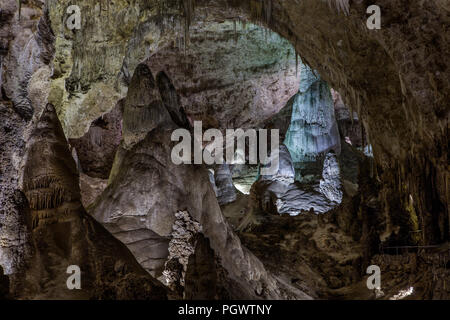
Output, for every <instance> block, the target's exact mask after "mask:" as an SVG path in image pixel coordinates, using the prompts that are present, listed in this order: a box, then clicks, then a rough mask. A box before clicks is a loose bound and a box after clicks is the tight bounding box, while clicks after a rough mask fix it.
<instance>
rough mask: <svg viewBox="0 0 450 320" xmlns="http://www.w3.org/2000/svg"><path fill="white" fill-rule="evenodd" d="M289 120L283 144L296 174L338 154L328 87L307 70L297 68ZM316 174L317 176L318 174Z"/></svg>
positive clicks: (299, 176)
mask: <svg viewBox="0 0 450 320" xmlns="http://www.w3.org/2000/svg"><path fill="white" fill-rule="evenodd" d="M292 104H293V105H292V117H291V123H290V126H289V129H288V131H287V133H286V137H285V140H284V144H285V145H286V146H287V148H288V149H289V152H290V154H291V156H292V161H293V163H294V167H295V168H296V169H297V170H296V180H301V179H302V177H301V175H300V174H299V172H298V170H299V169H301V168H304V167H305V164H307V163H311V164H312V163H315V162H316V160H318V159H320V158H321V157H323V156H324V155H325V154H326V153H327V152H328V151H330V150H333V151H334V152H335V153H336V154H339V153H340V149H341V146H340V138H339V130H338V126H337V122H336V118H335V115H334V104H333V99H332V96H331V91H330V87H329V86H328V84H327V83H326V82H325V81H323V80H322V79H321V78H320V76H319V75H318V74H316V73H315V72H314V71H313V70H311V69H310V68H309V67H308V66H306V65H303V64H302V66H301V76H300V89H299V92H298V93H297V94H296V96H295V97H294V99H293V100H292ZM319 174H320V172H319Z"/></svg>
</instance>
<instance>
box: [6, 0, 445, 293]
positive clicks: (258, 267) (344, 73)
mask: <svg viewBox="0 0 450 320" xmlns="http://www.w3.org/2000/svg"><path fill="white" fill-rule="evenodd" d="M71 4H73V1H71V0H33V1H15V0H0V9H1V10H0V163H1V167H0V298H4V297H6V298H8V299H9V298H19V299H26V298H30V299H31V298H34V299H36V298H42V299H47V298H48V299H53V298H58V299H79V298H83V299H89V298H101V299H134V298H141V299H146V298H148V299H151V298H157V299H165V298H168V297H169V298H182V297H184V298H188V299H189V298H192V299H203V298H208V299H221V298H226V299H234V298H240V299H242V298H244V299H265V298H289V299H290V298H292V299H303V298H305V299H308V298H333V299H355V298H360V299H376V298H378V299H403V298H404V299H409V298H412V299H432V298H439V299H448V297H449V290H448V283H447V285H446V282H445V279H446V278H448V269H449V268H448V259H449V258H448V256H447V255H445V254H444V253H445V252H447V251H448V241H449V236H450V210H449V206H448V203H449V197H450V192H449V179H450V175H449V165H448V152H449V144H448V130H449V121H448V118H449V108H448V101H450V81H449V79H450V76H449V61H450V47H449V44H450V33H449V32H448V25H449V24H450V7H449V5H448V4H447V2H446V1H444V0H428V1H422V0H410V1H408V5H407V6H405V3H404V1H392V0H375V1H373V3H372V2H370V3H369V2H368V1H362V0H355V1H349V0H348V1H347V0H345V1H344V0H326V1H325V0H302V1H294V0H270V1H269V0H245V1H236V0H209V1H190V0H189V1H187V0H186V1H185V0H174V1H156V0H134V1H131V2H130V1H127V0H116V1H114V4H112V3H110V2H108V1H94V2H93V1H90V0H78V1H76V5H77V6H78V7H79V8H80V12H81V15H82V17H81V26H80V27H81V28H80V29H73V28H69V27H68V25H67V22H68V18H69V16H68V13H67V10H66V9H67V7H68V6H69V5H71ZM194 4H195V5H194ZM371 4H376V5H378V6H379V7H380V8H381V10H382V21H381V29H374V30H371V29H369V28H368V27H367V24H366V22H367V18H368V14H367V7H368V6H369V5H371ZM300 63H301V64H300ZM312 70H314V71H312ZM300 78H301V79H300ZM299 79H300V80H299ZM299 86H300V87H299ZM299 88H300V89H299ZM330 88H333V91H332V93H330ZM193 121H202V122H203V124H204V129H205V130H206V129H209V128H217V129H219V130H222V131H223V130H224V129H227V128H236V127H242V128H256V129H258V128H267V129H279V130H280V131H281V141H280V142H285V144H284V146H283V147H282V149H281V151H282V159H281V160H282V161H281V167H280V170H279V172H278V173H277V174H275V175H273V176H260V175H259V174H258V170H257V167H258V166H256V165H244V166H235V165H233V164H231V163H230V164H228V165H224V166H222V167H221V168H218V167H211V166H210V167H206V166H204V165H175V164H173V163H172V161H171V158H170V154H171V149H172V147H173V146H174V142H173V141H171V134H172V132H173V131H174V130H175V129H179V128H183V129H185V130H188V131H189V132H190V131H191V126H192V124H193ZM68 142H69V143H68ZM74 159H75V160H74ZM304 161H307V162H306V164H305V162H304ZM208 169H212V170H214V171H215V173H216V177H215V179H213V177H212V176H211V174H210V173H208ZM218 169H220V170H218ZM338 169H339V170H338ZM210 172H211V171H210ZM208 174H210V175H209V176H208ZM222 178H223V179H222ZM293 180H295V181H293ZM80 181H81V182H80ZM211 181H213V182H214V184H212V183H211ZM214 187H216V189H214ZM80 188H81V190H80ZM236 189H238V190H241V191H243V192H242V193H241V192H239V191H237V190H236ZM247 193H248V194H247ZM339 202H340V204H338V203H339ZM311 208H312V209H313V210H311ZM86 210H87V211H88V212H89V213H87V212H86ZM310 211H311V212H310ZM312 211H313V212H312ZM180 213H183V214H182V215H181V216H180ZM177 215H178V216H177ZM294 216H295V217H294ZM181 221H183V223H181ZM102 225H103V226H102ZM192 225H194V226H197V227H198V226H201V228H200V227H198V228H194V229H195V230H190V229H189V228H190V227H189V228H188V227H187V226H192ZM185 229H186V230H188V229H189V230H190V231H189V232H186V230H185ZM191 229H192V228H191ZM179 248H181V249H179ZM370 264H377V265H379V266H380V267H381V269H382V272H383V273H386V282H385V286H384V287H383V288H382V290H380V291H377V292H376V293H373V292H370V291H369V290H367V289H366V287H365V279H364V278H363V276H364V275H365V270H366V267H367V266H368V265H370ZM70 265H79V267H80V268H81V270H82V290H68V289H67V287H66V280H67V277H68V274H67V273H66V272H67V267H68V266H70ZM165 271H167V272H166V274H168V275H169V276H170V277H172V278H173V280H174V281H172V284H171V286H170V288H172V289H173V290H171V289H170V288H168V287H167V286H164V285H163V284H162V283H161V282H159V281H158V280H156V279H155V278H158V279H159V280H163V278H162V275H163V272H165ZM422 275H423V276H422ZM208 284H210V285H208ZM411 288H412V290H410V289H411ZM7 291H9V292H7ZM381 291H382V293H381Z"/></svg>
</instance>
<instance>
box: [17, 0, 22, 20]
mask: <svg viewBox="0 0 450 320" xmlns="http://www.w3.org/2000/svg"><path fill="white" fill-rule="evenodd" d="M17 6H18V7H19V21H20V18H21V15H22V0H17Z"/></svg>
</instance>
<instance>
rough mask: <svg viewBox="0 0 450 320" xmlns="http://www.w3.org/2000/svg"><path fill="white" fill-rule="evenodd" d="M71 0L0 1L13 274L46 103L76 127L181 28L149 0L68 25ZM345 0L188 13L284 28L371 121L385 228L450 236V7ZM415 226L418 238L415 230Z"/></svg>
mask: <svg viewBox="0 0 450 320" xmlns="http://www.w3.org/2000/svg"><path fill="white" fill-rule="evenodd" d="M69 2H70V1H68V0H67V1H66V0H64V1H57V0H48V1H46V2H45V4H46V6H47V8H48V18H47V15H44V3H43V2H42V1H29V2H26V3H23V4H22V7H21V12H20V16H21V19H20V20H19V8H18V7H17V2H16V1H13V0H2V1H1V8H2V23H1V24H0V32H1V35H2V39H1V46H2V47H1V57H2V63H1V79H2V80H1V86H2V88H1V93H2V94H1V96H2V113H1V116H2V119H7V120H6V121H5V122H4V123H8V122H9V123H11V127H14V130H13V131H11V130H10V129H8V125H7V126H4V127H3V128H4V129H3V130H4V132H5V133H6V134H5V135H3V136H2V139H4V140H5V144H3V143H2V147H3V149H2V154H1V156H2V170H4V168H7V169H6V170H4V171H2V172H5V173H2V179H5V177H6V180H7V182H5V183H2V193H1V203H2V208H1V209H2V210H3V211H2V216H1V217H0V219H2V220H1V221H2V226H1V228H2V232H1V236H2V242H1V250H0V257H1V263H2V265H3V266H5V265H6V266H7V267H6V269H7V270H6V271H7V273H10V272H12V270H14V267H13V266H14V265H18V264H20V263H19V262H20V261H21V260H23V258H22V257H23V255H24V253H25V252H26V250H25V249H24V247H25V243H27V241H28V240H26V239H25V236H24V232H23V230H24V223H23V221H21V216H22V215H23V213H21V206H23V203H24V199H23V194H21V193H20V190H21V189H22V187H23V186H22V185H21V182H20V180H21V179H20V176H21V172H22V169H21V166H23V164H21V159H22V157H23V155H24V150H25V144H26V141H27V139H28V135H29V131H30V128H31V127H32V124H33V123H34V122H35V121H36V119H37V117H38V116H39V114H40V112H41V111H42V110H43V108H44V106H45V105H46V102H47V101H49V102H52V103H53V104H54V105H55V107H56V111H57V114H58V116H59V118H60V119H61V122H62V127H63V129H64V131H65V134H66V136H67V137H72V138H79V137H81V136H82V135H84V134H85V132H86V131H87V130H88V128H89V126H90V125H91V123H92V121H93V120H95V119H97V118H98V117H100V116H101V115H102V114H104V113H107V112H109V111H110V110H111V109H112V108H113V107H114V106H115V105H116V103H117V101H118V100H119V99H121V98H124V97H125V96H126V91H127V86H128V84H129V81H130V80H131V75H132V74H133V73H134V70H135V68H136V66H137V65H138V63H140V62H142V61H144V60H145V59H147V58H148V57H149V56H150V53H152V52H156V51H158V49H159V48H162V47H164V46H166V45H169V44H170V43H172V42H173V41H176V39H177V36H180V35H183V34H184V35H185V36H186V33H184V30H183V27H182V23H179V22H177V21H182V20H179V19H178V18H179V17H180V11H179V10H178V7H177V6H171V5H170V4H169V5H167V6H165V7H164V8H161V6H160V5H159V3H157V2H154V1H143V0H142V1H134V2H132V4H131V5H130V4H129V3H128V2H127V1H116V2H115V5H114V6H109V5H108V3H106V4H105V3H103V2H97V3H95V4H92V2H91V1H87V0H86V1H79V5H80V6H81V8H82V12H83V24H82V30H83V31H82V32H80V31H69V30H67V29H66V28H65V26H64V22H65V8H66V7H67V5H68V4H69ZM349 3H350V8H349V12H348V14H345V12H343V11H342V10H337V8H336V6H334V5H333V4H332V5H331V6H329V5H328V4H327V3H326V2H325V1H314V0H304V1H302V2H300V3H299V2H297V1H290V0H286V1H281V0H273V1H272V2H271V6H270V10H268V8H267V7H265V10H263V11H261V9H258V8H259V7H261V8H263V6H255V5H254V1H234V0H233V1H232V0H229V1H225V0H211V1H198V3H197V8H196V11H195V12H196V14H195V18H194V17H192V19H193V20H197V21H206V22H207V21H209V22H211V21H213V22H214V21H215V22H218V21H220V20H223V19H225V18H226V19H231V20H233V19H237V18H242V19H243V20H245V19H247V20H249V21H253V22H255V23H256V22H257V23H261V24H263V25H265V26H267V27H269V28H270V29H272V30H274V31H276V32H278V33H279V34H280V35H281V36H283V37H284V38H286V39H288V40H289V41H290V42H291V43H292V44H293V45H294V46H295V48H296V50H297V52H298V53H299V54H300V55H301V57H302V60H303V61H304V62H305V63H307V64H309V65H310V66H311V67H312V68H313V69H315V70H318V71H319V73H320V74H321V75H322V77H323V78H324V80H326V81H327V82H328V83H329V84H330V85H331V86H332V87H333V88H335V89H336V90H338V91H339V92H340V93H341V94H342V96H343V99H344V102H345V104H346V105H348V106H350V107H351V108H352V109H353V110H355V111H356V112H357V113H358V118H359V119H360V121H361V122H362V123H363V124H364V128H365V129H366V131H367V137H368V140H369V142H370V144H371V145H372V146H373V150H374V159H375V163H376V166H375V168H376V169H377V170H376V175H377V176H378V179H379V180H380V182H381V184H382V185H383V188H382V190H381V192H380V194H381V198H382V199H383V211H384V214H385V215H386V218H387V227H386V231H387V233H386V238H389V237H390V231H391V230H394V229H395V227H396V226H399V227H400V230H401V231H400V233H399V235H396V236H398V240H397V241H403V242H411V241H412V242H415V243H420V244H430V243H437V242H442V241H445V240H448V236H449V222H448V221H449V209H448V199H449V190H448V182H449V174H448V172H449V170H448V112H449V109H448V106H447V102H448V101H449V94H450V93H449V92H450V90H449V87H450V82H449V76H448V74H449V72H448V61H450V59H449V55H450V50H449V48H448V46H449V43H450V41H449V32H448V25H449V21H450V16H449V15H450V13H449V7H448V5H446V4H445V3H444V2H443V1H440V0H430V1H420V0H411V1H408V2H407V1H390V0H375V1H370V2H369V1H365V0H358V1H351V2H349ZM369 4H377V5H379V6H380V7H381V8H382V19H383V20H382V21H383V22H382V29H381V30H368V29H367V28H366V26H365V21H366V19H367V15H366V13H365V11H366V8H367V6H368V5H369ZM181 15H183V13H182V14H181ZM3 18H4V20H3ZM3 21H6V22H7V23H4V22H3ZM111 21H114V22H115V23H111ZM8 22H10V23H8ZM116 25H117V26H118V27H116ZM177 30H178V31H177ZM85 34H90V35H92V36H91V37H86V36H85ZM2 142H3V141H2ZM119 152H120V151H119ZM3 163H5V164H6V166H3ZM3 181H4V180H2V182H3ZM5 209H6V210H5ZM415 216H416V217H417V219H415V218H414V217H415ZM405 220H408V221H410V222H408V223H405ZM418 230H420V233H419V237H417V238H415V239H412V238H411V239H410V237H409V236H408V235H409V234H410V231H418ZM11 248H12V249H11Z"/></svg>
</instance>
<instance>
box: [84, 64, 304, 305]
mask: <svg viewBox="0 0 450 320" xmlns="http://www.w3.org/2000/svg"><path fill="white" fill-rule="evenodd" d="M155 86H156V85H155V80H154V78H153V76H152V74H151V72H150V70H149V68H148V67H147V66H146V65H140V66H139V67H138V69H137V71H136V73H135V74H134V76H133V79H132V81H131V85H130V90H129V94H128V96H127V98H126V101H125V109H124V117H125V118H124V139H125V140H124V144H123V150H122V151H120V152H119V157H120V158H116V161H117V162H118V163H117V164H116V163H115V164H114V167H115V169H113V171H114V172H117V173H116V174H114V176H113V178H112V181H111V184H110V185H109V186H108V188H107V189H106V190H105V192H104V193H103V194H102V196H101V198H100V200H99V201H98V202H97V205H96V206H95V208H93V209H92V211H91V213H92V215H93V216H94V217H95V218H96V219H98V220H99V221H101V222H102V223H104V225H105V226H106V228H107V229H108V230H110V231H111V232H112V233H113V234H114V235H115V236H116V237H117V238H118V239H120V240H121V241H123V242H124V243H125V244H127V246H128V247H129V248H130V250H131V251H132V252H133V254H134V255H135V256H136V258H137V260H138V261H139V262H140V263H141V264H142V265H143V266H144V267H145V268H146V269H147V270H148V271H149V272H151V273H152V274H154V275H155V276H156V277H159V276H160V275H161V273H162V271H163V266H164V265H165V264H166V261H167V259H168V251H169V249H170V241H171V239H172V237H171V234H172V230H173V226H174V224H175V222H176V213H177V212H179V211H180V210H182V211H187V212H189V214H190V215H191V217H192V219H194V221H196V222H197V223H199V224H200V225H201V226H202V230H203V231H202V233H203V235H204V236H205V237H206V238H208V239H209V243H210V246H211V249H212V250H213V251H214V253H215V255H216V256H217V258H218V259H219V261H220V266H221V267H222V269H224V270H225V272H226V276H225V279H224V280H223V281H222V282H221V286H223V287H225V288H226V292H228V295H229V296H230V297H234V298H237V297H240V298H242V297H247V298H269V297H272V298H282V297H285V298H287V297H295V296H297V297H302V298H307V295H305V294H304V293H302V292H299V291H298V290H297V289H294V288H290V287H289V286H285V285H284V284H281V283H278V282H277V280H276V279H275V278H273V277H272V276H271V275H270V274H269V273H267V271H266V270H265V268H264V266H263V265H262V263H261V262H260V261H259V260H258V259H257V258H256V257H255V256H253V254H252V253H250V252H249V251H248V250H247V249H245V248H244V247H242V246H241V244H240V240H239V238H238V237H237V235H236V234H234V232H233V230H232V229H231V228H230V226H229V225H228V223H227V222H226V221H225V219H224V217H223V215H222V213H221V210H220V207H219V204H218V202H217V199H216V196H215V193H214V191H213V188H212V186H211V184H210V180H209V176H208V172H207V169H206V168H205V167H204V166H201V165H198V166H192V165H184V164H183V165H180V166H177V165H175V164H173V162H172V161H171V158H170V155H171V147H173V146H174V145H175V143H174V142H172V141H170V137H171V133H172V131H173V130H174V129H175V128H177V126H176V125H175V122H173V120H172V117H171V115H170V114H169V112H168V111H167V110H166V108H165V106H164V105H163V104H162V103H158V98H157V96H156V95H153V94H152V93H154V92H156V91H155ZM143 97H144V98H143ZM141 101H147V103H146V104H142V103H141ZM137 114H144V115H145V114H153V115H155V116H154V117H152V121H148V122H146V123H145V124H144V123H142V122H139V120H140V119H141V117H140V116H137ZM127 119H129V120H127ZM132 119H136V120H137V121H138V122H137V123H136V124H137V125H135V126H130V127H128V126H126V125H125V124H126V121H134V120H132ZM144 125H146V126H148V127H147V132H148V133H147V134H146V135H145V138H144V139H143V140H141V141H139V142H136V143H135V144H134V145H131V147H129V149H128V150H127V149H125V146H127V143H126V138H127V137H128V136H130V137H136V135H135V134H134V133H136V132H144V131H145V130H144ZM127 128H133V131H132V132H131V133H129V132H128V131H127ZM133 141H135V140H133ZM125 186H128V187H125ZM148 248H152V250H148ZM249 270H251V272H250V273H249Z"/></svg>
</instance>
